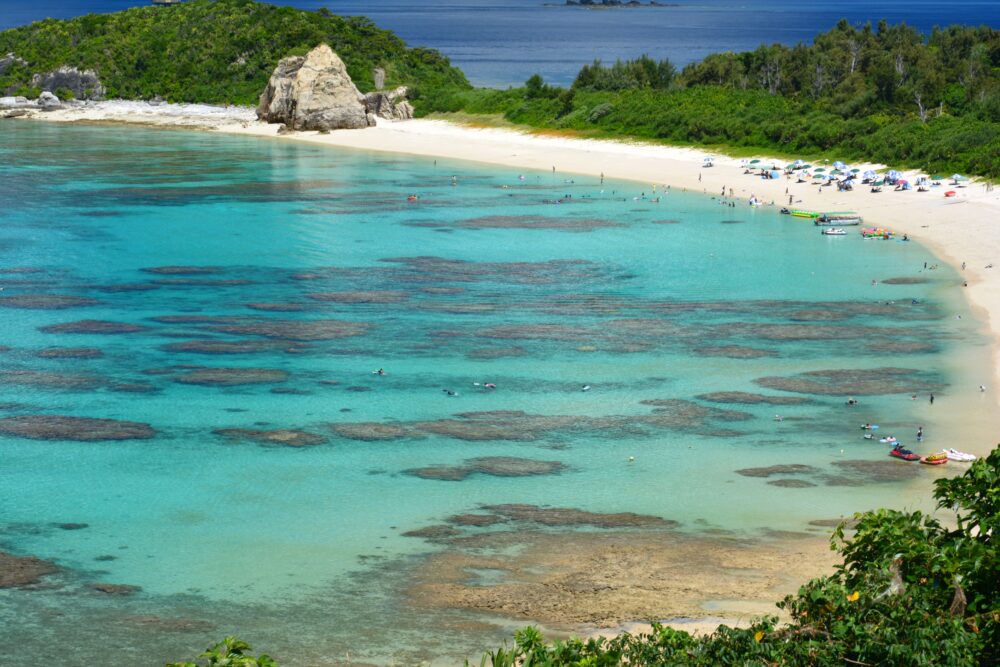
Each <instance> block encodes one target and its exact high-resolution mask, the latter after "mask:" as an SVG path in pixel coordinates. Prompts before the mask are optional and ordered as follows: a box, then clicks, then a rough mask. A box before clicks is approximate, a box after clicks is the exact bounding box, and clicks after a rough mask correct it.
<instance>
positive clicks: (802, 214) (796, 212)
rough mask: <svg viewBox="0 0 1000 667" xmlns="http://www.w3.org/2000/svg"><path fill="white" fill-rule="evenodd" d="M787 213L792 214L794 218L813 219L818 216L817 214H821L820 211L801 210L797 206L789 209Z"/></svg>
mask: <svg viewBox="0 0 1000 667" xmlns="http://www.w3.org/2000/svg"><path fill="white" fill-rule="evenodd" d="M789 213H790V214H792V215H793V216H795V217H796V218H813V219H815V218H818V217H819V216H821V215H823V214H822V213H817V212H816V211H803V210H801V209H797V208H794V209H792V210H791V211H789Z"/></svg>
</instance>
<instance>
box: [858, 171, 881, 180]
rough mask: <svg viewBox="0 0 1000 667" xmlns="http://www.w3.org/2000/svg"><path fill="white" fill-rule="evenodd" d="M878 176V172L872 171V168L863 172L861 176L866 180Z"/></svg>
mask: <svg viewBox="0 0 1000 667" xmlns="http://www.w3.org/2000/svg"><path fill="white" fill-rule="evenodd" d="M876 176H878V174H876V173H875V172H874V171H872V170H871V169H869V170H868V171H866V172H865V173H863V174H861V178H863V179H865V180H866V181H867V180H871V179H873V178H875V177H876Z"/></svg>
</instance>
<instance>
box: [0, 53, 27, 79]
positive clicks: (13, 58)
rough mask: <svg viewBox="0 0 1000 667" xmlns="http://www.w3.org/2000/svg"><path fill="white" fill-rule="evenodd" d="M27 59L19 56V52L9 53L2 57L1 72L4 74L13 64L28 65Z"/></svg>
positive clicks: (0, 58) (0, 62) (0, 59)
mask: <svg viewBox="0 0 1000 667" xmlns="http://www.w3.org/2000/svg"><path fill="white" fill-rule="evenodd" d="M27 64H28V63H27V61H26V60H25V59H24V58H18V57H17V54H14V53H7V55H5V56H3V57H0V74H4V73H6V72H7V70H8V69H10V68H11V67H12V66H13V65H27Z"/></svg>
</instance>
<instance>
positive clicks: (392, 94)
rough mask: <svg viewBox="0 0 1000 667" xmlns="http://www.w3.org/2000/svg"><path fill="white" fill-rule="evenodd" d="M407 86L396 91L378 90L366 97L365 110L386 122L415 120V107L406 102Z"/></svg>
mask: <svg viewBox="0 0 1000 667" xmlns="http://www.w3.org/2000/svg"><path fill="white" fill-rule="evenodd" d="M406 92H407V89H406V86H400V87H399V88H396V89H395V90H388V91H382V90H376V91H375V92H371V93H368V94H367V95H365V110H366V111H367V112H368V113H369V114H372V115H375V116H378V117H379V118H385V119H386V120H408V119H410V118H413V106H412V105H411V104H410V103H409V102H407V101H406Z"/></svg>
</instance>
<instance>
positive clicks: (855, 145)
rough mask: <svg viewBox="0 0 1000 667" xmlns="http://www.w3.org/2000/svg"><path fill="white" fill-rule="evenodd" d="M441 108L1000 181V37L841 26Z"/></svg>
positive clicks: (478, 94)
mask: <svg viewBox="0 0 1000 667" xmlns="http://www.w3.org/2000/svg"><path fill="white" fill-rule="evenodd" d="M419 110H420V112H421V113H424V114H426V113H429V112H432V111H435V110H437V111H441V112H458V111H461V112H464V113H465V114H494V115H497V114H499V115H503V117H504V118H505V119H506V120H507V121H509V122H512V123H517V124H520V125H527V126H531V127H536V128H544V129H557V130H566V131H570V132H575V133H579V134H581V135H583V136H600V137H634V138H638V139H644V140H649V141H662V142H665V143H672V144H697V145H706V146H719V147H723V148H724V149H727V150H730V151H735V152H737V153H742V154H747V153H752V152H757V151H770V152H777V153H780V154H785V155H793V156H797V157H810V158H812V157H831V158H838V159H844V160H853V159H873V160H877V161H880V162H885V163H887V164H891V165H894V166H908V167H914V168H918V169H925V170H928V171H930V172H932V173H937V172H948V173H951V172H954V171H959V172H963V173H971V174H978V175H983V176H991V177H993V178H996V177H998V176H1000V31H998V30H995V29H992V28H988V27H978V28H976V27H967V26H950V27H947V28H941V29H936V30H934V31H933V32H932V33H931V34H929V35H923V34H921V33H920V32H919V31H917V30H915V29H913V28H911V27H909V26H906V25H888V24H886V23H884V22H882V23H879V24H878V25H877V26H876V27H873V26H870V25H868V26H864V27H862V28H857V27H854V26H851V25H850V24H849V23H847V21H841V22H840V23H839V24H838V25H837V26H836V27H834V28H833V29H832V30H830V31H829V32H826V33H821V34H819V35H817V36H816V37H815V38H814V40H813V43H812V44H798V45H796V46H790V47H789V46H782V45H780V44H773V45H764V46H761V47H760V48H758V49H756V50H754V51H748V52H744V53H731V52H725V53H717V54H714V55H711V56H708V57H707V58H705V59H704V60H702V61H700V62H697V63H692V64H690V65H688V66H687V67H685V68H684V69H683V70H680V71H678V70H677V69H676V68H675V67H674V66H673V65H671V64H670V63H669V62H667V61H660V62H656V61H653V60H652V59H650V58H647V57H642V58H639V59H638V60H634V61H628V62H618V63H615V64H613V65H605V64H602V63H600V62H595V63H594V64H593V65H588V66H585V67H584V68H583V69H582V70H580V73H579V75H578V76H577V78H576V80H575V81H574V82H573V84H572V86H570V87H569V88H566V89H563V88H558V87H554V86H550V85H546V84H545V83H544V82H543V81H542V79H541V78H540V77H538V76H537V75H536V76H534V77H532V78H531V79H529V80H528V81H527V82H526V84H525V86H524V87H522V88H515V89H512V90H505V91H489V90H480V89H477V90H455V91H451V92H447V93H444V94H439V95H436V96H435V97H434V98H433V99H428V100H426V101H425V103H424V104H423V105H422V106H421V107H420V108H419Z"/></svg>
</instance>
